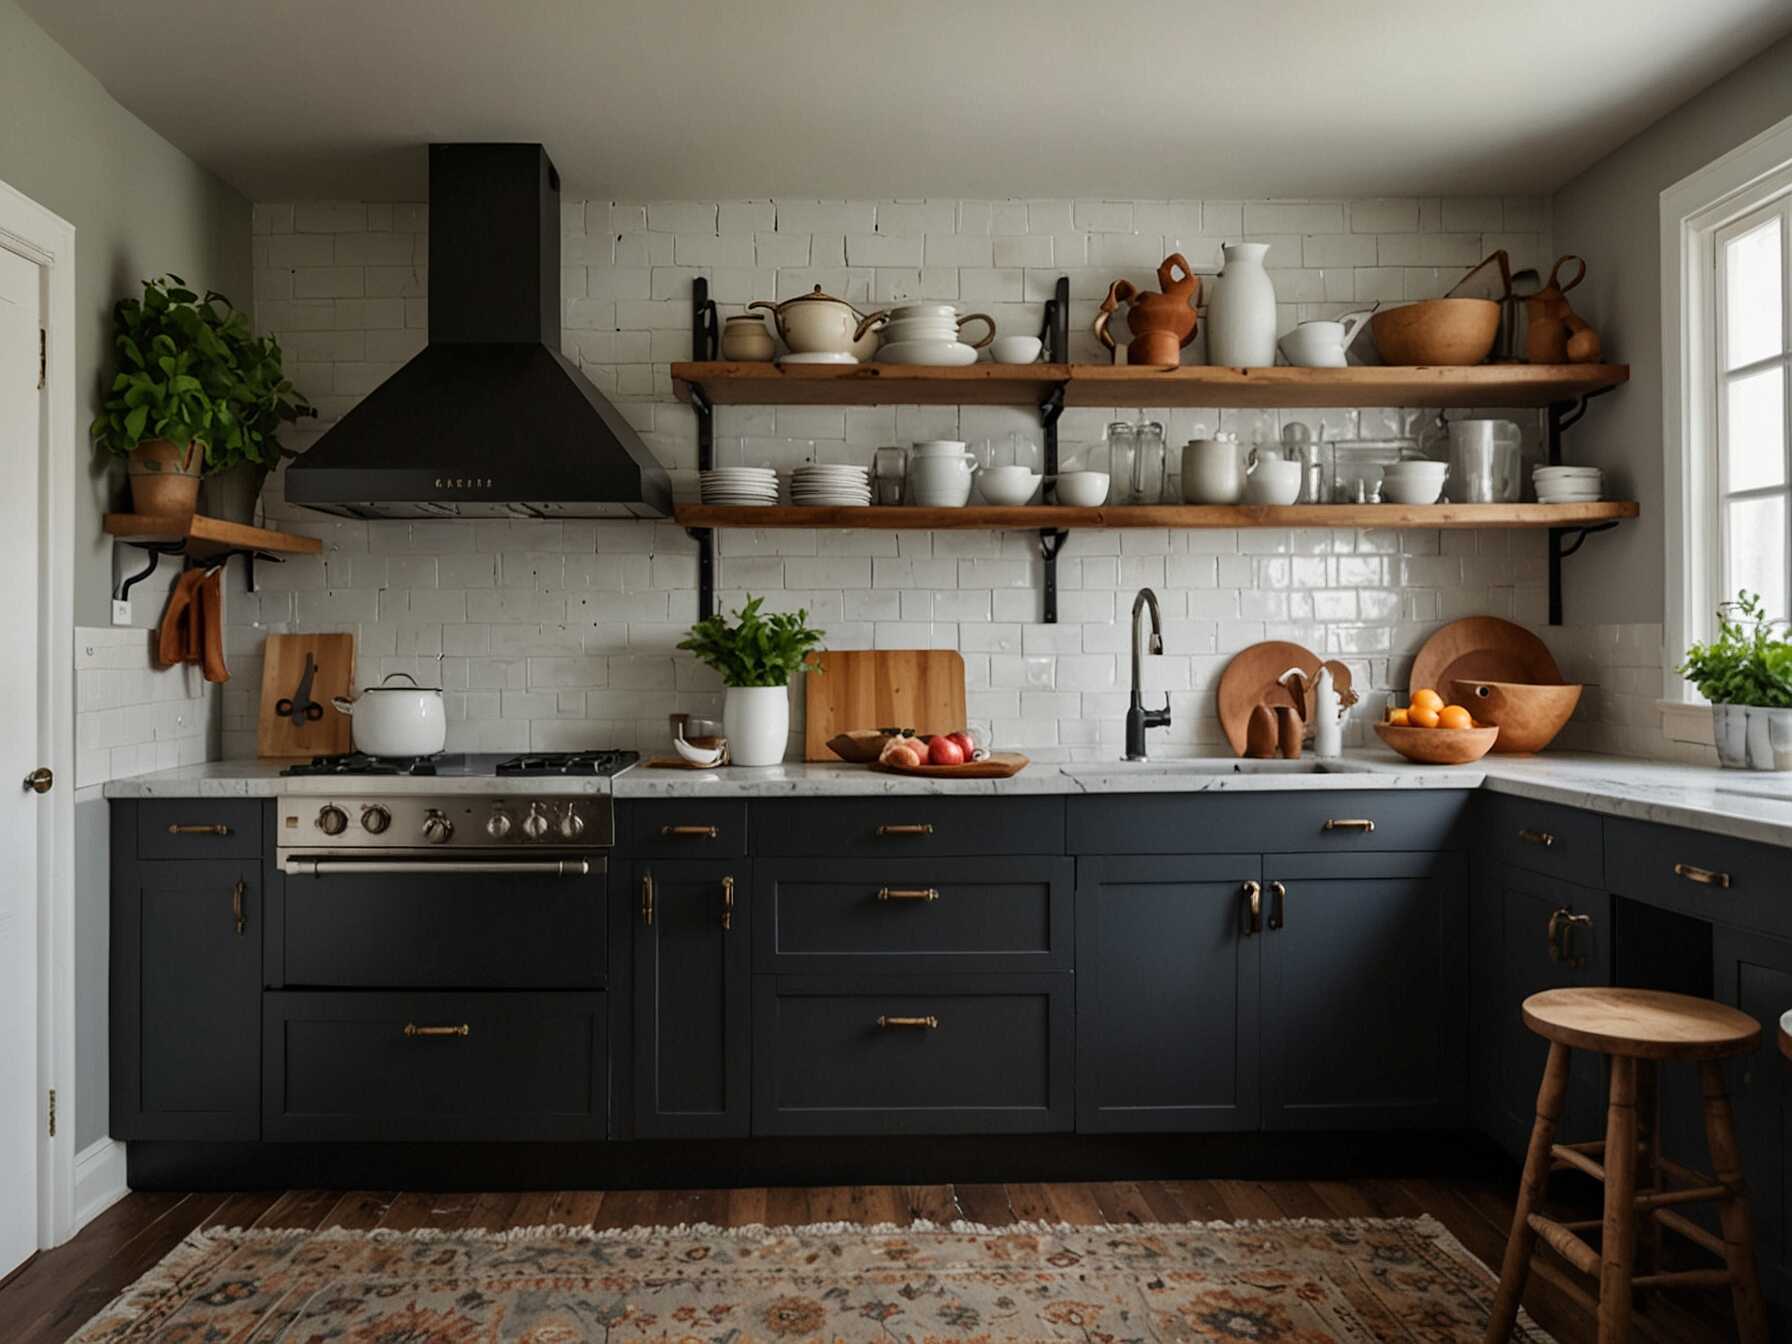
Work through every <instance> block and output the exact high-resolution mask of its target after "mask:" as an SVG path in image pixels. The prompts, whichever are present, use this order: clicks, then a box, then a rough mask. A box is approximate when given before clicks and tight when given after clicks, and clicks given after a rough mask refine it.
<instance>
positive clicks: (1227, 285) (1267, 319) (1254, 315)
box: [1207, 243, 1276, 369]
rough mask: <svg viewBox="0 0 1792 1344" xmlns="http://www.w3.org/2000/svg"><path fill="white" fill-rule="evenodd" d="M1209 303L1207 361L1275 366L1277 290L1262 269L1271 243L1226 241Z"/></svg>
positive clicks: (1249, 366)
mask: <svg viewBox="0 0 1792 1344" xmlns="http://www.w3.org/2000/svg"><path fill="white" fill-rule="evenodd" d="M1223 250H1224V252H1225V254H1226V268H1225V270H1223V271H1221V272H1220V274H1219V278H1218V279H1217V280H1215V281H1214V285H1213V298H1212V299H1210V300H1209V301H1208V304H1207V362H1208V363H1209V364H1217V365H1225V366H1228V367H1231V368H1241V369H1261V368H1267V367H1268V366H1270V365H1271V364H1274V363H1275V362H1276V287H1275V285H1274V284H1273V283H1271V281H1270V278H1269V272H1268V271H1266V270H1264V269H1263V258H1264V257H1265V256H1266V255H1267V254H1268V252H1269V244H1268V243H1228V244H1226V246H1225V248H1224V249H1223Z"/></svg>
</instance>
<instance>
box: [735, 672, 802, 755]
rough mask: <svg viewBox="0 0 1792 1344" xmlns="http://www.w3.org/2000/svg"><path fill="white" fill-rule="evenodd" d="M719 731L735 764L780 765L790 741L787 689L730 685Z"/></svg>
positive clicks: (788, 692)
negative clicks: (725, 736) (722, 734)
mask: <svg viewBox="0 0 1792 1344" xmlns="http://www.w3.org/2000/svg"><path fill="white" fill-rule="evenodd" d="M722 731H723V732H724V733H726V734H727V736H728V757H729V759H730V760H732V761H733V762H734V764H736V765H780V764H782V763H783V760H784V746H785V743H786V742H787V741H788V740H789V738H790V689H789V687H786V686H730V687H729V688H728V691H727V694H726V695H725V696H724V697H723V699H722Z"/></svg>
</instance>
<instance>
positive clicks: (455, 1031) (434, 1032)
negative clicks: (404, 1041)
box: [404, 1022, 473, 1039]
mask: <svg viewBox="0 0 1792 1344" xmlns="http://www.w3.org/2000/svg"><path fill="white" fill-rule="evenodd" d="M472 1030H473V1029H472V1028H471V1027H469V1026H468V1025H467V1024H466V1023H465V1022H462V1023H461V1024H460V1025H459V1026H458V1027H420V1026H418V1025H417V1024H416V1023H415V1022H406V1023H405V1024H404V1034H405V1035H406V1036H409V1037H411V1038H412V1039H415V1038H416V1037H418V1036H467V1035H471V1034H472Z"/></svg>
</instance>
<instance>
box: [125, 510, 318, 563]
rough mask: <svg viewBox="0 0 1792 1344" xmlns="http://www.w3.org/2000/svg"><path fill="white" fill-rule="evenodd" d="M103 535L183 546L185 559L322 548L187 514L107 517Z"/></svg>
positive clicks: (293, 552)
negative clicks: (236, 553) (164, 516)
mask: <svg viewBox="0 0 1792 1344" xmlns="http://www.w3.org/2000/svg"><path fill="white" fill-rule="evenodd" d="M105 529H106V534H107V535H108V536H112V537H116V538H118V540H120V541H158V542H164V543H167V544H169V545H173V544H174V543H176V542H185V543H186V551H187V554H188V555H191V556H195V557H198V558H200V559H203V558H205V557H206V556H208V555H216V554H218V553H220V552H222V551H260V552H261V553H262V554H264V555H316V554H317V553H318V552H319V551H321V550H323V548H324V544H323V542H321V541H319V540H318V539H317V538H316V537H300V536H295V535H294V534H292V533H290V532H272V531H269V530H268V529H267V528H265V527H249V526H246V525H245V524H243V523H227V522H225V521H224V520H223V519H222V518H207V517H206V516H205V515H204V514H201V513H187V514H179V515H176V516H171V517H167V518H161V517H157V516H155V515H154V514H147V513H108V514H107V515H106V521H105Z"/></svg>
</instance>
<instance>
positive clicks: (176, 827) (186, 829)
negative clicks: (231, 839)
mask: <svg viewBox="0 0 1792 1344" xmlns="http://www.w3.org/2000/svg"><path fill="white" fill-rule="evenodd" d="M168 834H169V835H220V836H222V835H229V834H230V827H228V826H226V825H224V824H222V823H221V822H220V823H218V824H216V825H212V826H182V825H181V824H180V823H179V822H174V823H171V824H170V825H169V827H168Z"/></svg>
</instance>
